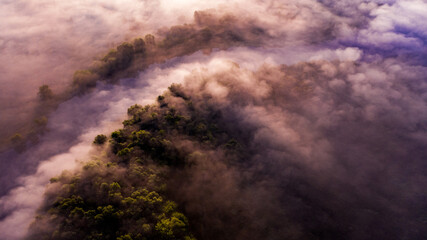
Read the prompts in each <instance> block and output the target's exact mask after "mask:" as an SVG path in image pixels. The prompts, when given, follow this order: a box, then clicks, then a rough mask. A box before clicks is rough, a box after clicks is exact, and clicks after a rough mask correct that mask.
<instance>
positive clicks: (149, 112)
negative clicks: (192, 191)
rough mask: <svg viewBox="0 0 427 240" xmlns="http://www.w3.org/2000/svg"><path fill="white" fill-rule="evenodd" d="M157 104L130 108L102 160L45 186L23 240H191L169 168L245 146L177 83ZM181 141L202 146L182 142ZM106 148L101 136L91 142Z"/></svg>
mask: <svg viewBox="0 0 427 240" xmlns="http://www.w3.org/2000/svg"><path fill="white" fill-rule="evenodd" d="M157 100H158V103H157V104H155V105H147V106H141V105H138V104H135V105H133V106H131V107H130V108H129V109H128V115H129V119H128V120H126V121H124V127H123V128H122V129H119V130H117V131H114V132H112V133H111V140H110V141H109V144H110V145H109V150H108V152H106V153H105V154H103V155H105V156H106V157H102V158H100V157H97V158H96V159H93V160H91V161H89V162H87V163H86V164H85V165H84V166H82V169H81V171H79V172H77V173H74V174H72V173H69V172H64V173H63V174H62V175H60V176H59V177H55V178H52V179H51V180H50V182H51V188H50V189H51V190H50V191H48V193H47V194H46V201H45V204H44V205H43V207H42V208H41V209H40V211H39V215H38V216H37V218H36V221H35V222H34V223H33V224H32V226H31V229H30V234H29V236H28V237H27V239H28V240H33V239H56V240H62V239H88V240H89V239H105V240H109V239H112V240H116V239H132V240H142V239H147V240H148V239H162V240H167V239H183V240H184V239H185V240H192V239H194V237H193V234H192V233H191V232H190V230H191V228H190V226H191V219H190V220H189V219H188V218H187V217H186V216H185V215H184V214H183V213H182V212H181V211H180V210H179V209H180V208H179V206H178V205H177V204H176V203H175V202H174V201H172V199H169V197H168V196H170V194H169V191H170V189H169V186H168V184H167V183H168V182H167V179H169V178H170V176H169V174H170V172H171V170H173V169H182V168H184V167H189V166H191V165H192V164H194V161H195V160H197V159H198V158H203V157H204V154H203V153H202V152H200V148H202V149H203V148H205V149H214V148H222V149H223V151H224V152H228V153H229V154H234V149H235V148H237V146H238V147H239V148H243V147H242V145H241V144H239V143H238V142H237V140H235V139H233V138H231V137H229V134H228V133H227V132H226V131H224V130H220V129H219V128H218V127H217V125H216V124H215V122H217V121H218V120H219V117H218V116H219V114H218V113H215V112H203V111H201V109H205V108H206V107H207V106H200V109H199V108H195V107H194V106H193V105H192V98H191V97H190V95H189V94H188V93H186V92H185V91H184V90H183V88H182V87H181V85H176V84H174V85H172V86H171V87H170V88H169V90H168V91H167V92H166V93H165V94H164V95H161V96H159V97H158V98H157ZM183 139H186V140H187V141H191V142H192V144H193V145H194V146H196V145H198V146H199V147H197V148H189V147H186V146H183V145H182V144H179V143H180V141H181V140H183ZM106 142H107V136H105V135H102V134H101V135H98V136H96V138H95V140H94V143H95V144H104V143H106ZM196 149H198V150H196Z"/></svg>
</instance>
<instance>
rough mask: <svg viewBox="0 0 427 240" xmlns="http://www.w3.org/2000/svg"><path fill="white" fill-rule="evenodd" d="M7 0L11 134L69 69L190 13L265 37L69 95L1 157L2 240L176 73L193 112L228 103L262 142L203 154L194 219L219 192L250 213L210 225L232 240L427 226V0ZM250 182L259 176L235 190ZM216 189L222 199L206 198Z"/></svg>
mask: <svg viewBox="0 0 427 240" xmlns="http://www.w3.org/2000/svg"><path fill="white" fill-rule="evenodd" d="M0 6H1V8H0V9H1V10H0V15H1V17H0V19H1V20H2V21H0V27H1V28H2V29H4V30H2V32H1V33H0V53H1V54H0V72H1V73H2V74H1V76H0V82H1V83H2V85H3V86H2V88H1V90H0V111H1V113H0V114H1V117H0V125H1V126H2V128H1V129H2V130H1V131H0V133H1V135H2V136H5V137H4V138H3V139H8V138H10V136H11V135H12V134H14V133H15V132H19V131H20V129H22V128H24V127H25V126H26V125H27V124H28V122H31V121H32V120H31V117H32V114H33V112H32V111H34V110H33V109H34V106H36V104H37V101H38V100H37V91H38V87H39V86H40V85H42V84H48V85H49V86H50V87H51V88H52V89H53V91H54V93H60V92H61V91H65V90H66V88H67V87H68V86H69V85H70V83H71V78H72V74H73V72H74V71H75V70H77V69H82V68H86V67H87V66H88V65H89V64H90V63H91V62H92V61H93V60H94V59H95V58H97V57H99V56H100V55H102V54H105V53H106V52H107V51H108V49H109V48H112V47H114V46H116V45H117V44H120V43H121V42H122V41H125V40H130V39H132V38H134V37H136V36H142V35H145V34H147V33H154V34H157V35H159V36H161V35H162V32H164V31H165V29H166V28H167V27H170V26H173V25H180V24H184V23H192V22H193V17H194V11H196V10H206V9H207V13H209V14H212V16H223V14H229V15H230V14H231V15H232V16H234V17H235V18H236V19H237V22H236V24H238V25H239V29H240V31H243V32H244V31H252V30H253V29H251V28H249V26H252V25H254V26H260V28H261V29H262V32H263V33H262V34H264V35H265V36H268V37H266V38H262V39H261V40H260V42H259V40H257V42H258V43H259V44H258V46H241V47H232V48H229V49H222V50H220V49H214V50H213V52H211V53H209V54H206V53H202V52H196V53H195V54H192V55H190V56H182V57H177V58H174V59H171V60H168V61H167V62H165V63H163V64H155V65H152V66H150V67H149V68H148V69H146V70H144V71H142V72H140V73H139V74H138V75H136V76H128V78H123V79H121V80H120V81H119V82H118V83H117V84H114V85H113V84H107V83H101V82H99V83H98V84H97V86H96V88H95V89H94V91H92V92H90V93H88V94H85V95H83V96H76V97H73V98H72V99H69V100H67V101H66V102H63V103H61V104H60V105H59V106H58V107H57V109H56V110H55V111H53V112H52V113H51V114H50V116H49V117H48V119H49V121H48V124H47V131H46V132H45V133H44V134H42V135H41V136H40V139H39V141H38V143H35V144H31V145H30V146H29V147H28V148H27V149H26V150H25V151H23V152H20V153H18V152H16V151H15V150H11V149H9V150H7V151H4V152H3V153H1V155H0V156H1V158H2V159H0V161H1V162H2V164H1V169H0V171H1V175H2V178H1V179H2V182H4V185H2V188H1V189H0V193H1V194H2V197H1V198H0V219H1V220H0V232H2V234H1V235H0V239H5V240H6V239H8V240H13V239H20V238H21V237H22V236H24V235H25V233H26V230H25V229H26V228H27V227H28V225H29V224H30V223H31V222H32V221H33V217H34V214H35V211H36V209H37V208H38V207H39V206H40V204H41V203H42V201H43V192H44V189H45V186H46V185H47V184H48V182H49V179H50V178H51V177H54V176H56V175H58V174H60V173H61V171H63V170H67V169H68V170H72V169H74V168H75V166H77V165H78V162H81V161H86V160H88V159H90V157H91V154H95V153H93V152H92V151H95V150H94V149H93V146H92V145H91V142H92V141H93V138H94V137H95V136H96V135H97V134H99V133H104V134H106V135H108V134H109V133H110V132H111V131H113V130H115V129H118V128H120V126H121V121H123V120H124V119H125V118H126V110H127V108H128V107H129V106H131V105H133V104H135V103H138V104H151V103H153V102H154V100H155V98H156V96H157V95H159V94H161V93H162V92H163V91H165V90H166V89H167V87H168V86H169V85H170V84H172V83H182V84H183V86H184V89H186V90H185V91H186V92H187V93H188V94H190V95H192V96H194V97H193V102H200V108H202V109H203V106H204V105H203V104H207V105H209V106H211V105H212V106H214V108H215V109H218V110H221V111H222V112H223V114H224V119H222V121H223V124H224V126H227V127H228V128H229V129H234V130H233V131H235V134H236V136H237V137H239V138H240V140H241V141H244V142H245V144H246V146H247V147H248V149H249V150H248V152H250V153H252V154H253V155H251V156H249V157H248V158H249V160H248V161H249V162H248V166H244V167H243V166H240V167H229V166H227V164H226V161H224V162H221V161H220V162H218V163H211V162H209V161H207V162H206V163H204V164H205V165H203V164H202V165H201V166H199V167H196V168H195V169H193V170H192V171H190V172H189V173H187V174H188V179H184V180H183V181H184V184H183V186H181V188H178V190H177V193H176V194H177V196H178V197H177V201H178V202H185V203H187V205H186V206H184V208H186V210H187V211H188V212H189V213H190V214H192V215H194V216H196V217H199V218H201V220H200V221H201V224H204V223H206V224H209V223H210V222H209V220H208V219H203V217H200V216H199V215H198V214H200V213H199V212H198V211H199V210H200V207H201V206H200V205H203V206H204V207H205V211H207V212H208V213H210V211H218V212H220V213H224V214H227V212H228V211H229V210H230V206H228V205H227V204H225V203H224V202H225V201H230V202H232V203H233V204H236V205H235V206H237V208H239V209H242V211H243V212H245V214H243V219H246V221H247V224H248V228H247V229H246V230H244V229H243V230H242V229H239V227H238V225H236V224H237V223H239V222H240V221H241V219H239V216H238V217H235V216H231V217H230V220H229V222H227V223H224V224H218V225H216V226H212V229H216V230H215V231H221V230H222V229H225V228H228V230H227V231H225V232H229V234H230V236H229V237H230V238H233V237H234V239H243V238H246V239H248V238H249V239H259V238H260V237H261V236H258V235H256V234H255V233H256V232H258V234H265V235H264V236H267V238H268V239H275V238H277V239H283V238H285V237H286V238H289V239H311V237H312V236H310V234H311V233H316V232H317V233H318V232H324V235H323V238H322V239H340V238H342V237H345V239H374V238H383V239H384V238H387V239H402V238H405V237H406V238H408V237H409V238H411V239H423V237H425V234H427V233H426V232H425V230H423V220H422V219H425V217H426V214H427V206H426V204H425V201H423V199H425V198H426V197H427V196H426V191H425V190H424V189H425V186H426V185H427V178H426V174H425V170H426V167H427V166H426V162H425V159H426V157H427V156H426V153H425V151H424V149H425V147H426V144H427V133H426V126H425V122H426V121H427V103H426V100H427V95H426V90H427V84H426V82H425V80H426V79H425V76H427V67H426V64H427V62H426V60H425V59H426V54H427V49H426V43H427V32H426V30H425V27H423V26H424V22H425V21H426V20H427V19H426V16H427V4H426V3H425V2H423V1H421V0H411V1H371V2H364V1H341V2H339V3H336V2H334V1H311V0H306V1H233V2H226V1H219V2H218V1H216V2H215V3H207V2H203V1H202V2H201V1H183V2H180V3H176V2H171V1H154V2H153V1H150V2H148V1H136V0H129V1H109V2H108V3H105V2H104V1H97V0H93V1H79V2H73V3H69V2H63V1H52V0H50V1H48V0H44V1H37V2H35V1H1V2H0ZM196 20H197V18H196ZM260 31H261V30H260ZM250 36H251V35H250ZM283 64H284V65H283ZM205 96H210V97H211V100H209V101H208V102H206V99H205ZM240 132H247V135H239V133H240ZM3 141H6V140H3ZM212 154H213V156H214V155H215V153H212ZM208 155H209V154H208ZM210 172H213V174H211V175H210ZM243 175H244V176H243ZM206 176H208V178H209V176H211V177H210V178H212V181H206V179H205V178H206ZM218 176H223V182H221V183H220V182H219V179H221V177H218ZM202 177H203V179H201V178H202ZM247 179H250V180H247ZM245 181H249V182H250V183H251V184H249V185H248V186H246V187H245V188H241V185H242V182H245ZM206 182H210V184H211V185H209V184H208V185H206ZM202 183H203V184H202ZM246 183H247V182H246ZM221 186H222V187H223V186H225V187H224V189H222V190H221V191H219V192H218V193H217V195H213V196H204V195H201V194H197V192H203V191H204V190H206V189H204V188H207V189H210V188H211V189H218V188H221ZM181 193H183V194H181ZM222 197H224V199H222ZM238 198H239V200H238V201H237V199H238ZM266 199H267V200H266ZM266 202H268V204H267V203H266ZM322 216H323V218H322ZM310 217H313V219H311V220H306V219H308V218H310ZM255 219H258V220H259V222H256V221H255ZM279 219H280V220H279ZM387 220H388V221H387ZM227 224H229V225H227ZM285 225H286V226H288V227H287V228H285V229H281V228H282V227H283V226H285ZM424 225H425V223H424ZM266 226H270V227H271V228H270V229H269V230H268V231H267V232H265V231H266V230H265V229H266ZM349 228H352V229H350V230H349ZM212 231H214V230H212ZM308 232H309V233H308ZM387 232H388V233H387ZM208 233H209V232H208ZM208 233H207V234H208ZM210 233H212V232H210ZM212 234H213V233H212ZM219 236H221V235H219ZM203 237H204V238H205V239H210V238H212V237H213V235H212V236H209V235H203Z"/></svg>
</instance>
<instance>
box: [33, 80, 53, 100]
mask: <svg viewBox="0 0 427 240" xmlns="http://www.w3.org/2000/svg"><path fill="white" fill-rule="evenodd" d="M37 95H38V96H39V98H40V100H42V101H46V100H49V99H52V98H53V92H52V90H51V89H50V88H49V86H48V85H46V84H45V85H42V86H40V87H39V92H38V94H37Z"/></svg>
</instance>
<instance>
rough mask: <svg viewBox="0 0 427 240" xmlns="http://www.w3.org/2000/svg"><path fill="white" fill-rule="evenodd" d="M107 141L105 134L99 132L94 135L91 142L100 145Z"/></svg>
mask: <svg viewBox="0 0 427 240" xmlns="http://www.w3.org/2000/svg"><path fill="white" fill-rule="evenodd" d="M106 141H107V136H105V135H104V134H99V135H97V136H96V137H95V140H93V143H94V144H96V145H102V144H104V143H105V142H106Z"/></svg>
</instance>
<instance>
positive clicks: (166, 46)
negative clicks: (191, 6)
mask: <svg viewBox="0 0 427 240" xmlns="http://www.w3.org/2000/svg"><path fill="white" fill-rule="evenodd" d="M194 17H195V21H194V23H193V24H184V25H178V26H174V27H171V28H170V29H168V30H162V31H160V32H159V36H158V37H159V40H158V41H156V38H155V37H154V36H153V35H151V34H147V35H146V36H145V37H144V38H142V37H140V38H136V39H134V40H132V41H130V42H124V43H122V44H120V45H119V46H117V47H116V48H114V49H111V50H110V51H109V52H108V53H107V54H105V55H104V56H102V57H100V58H99V59H98V60H96V61H94V62H93V64H92V65H91V66H89V67H88V68H87V69H81V70H78V71H76V72H75V73H74V75H73V77H72V81H71V82H70V87H69V88H68V89H67V90H65V91H64V92H62V93H57V94H55V95H54V94H53V92H52V90H51V89H50V88H49V86H47V85H42V86H40V88H39V92H38V97H39V99H40V100H41V101H40V103H39V106H37V107H36V108H35V111H34V117H33V120H34V121H33V124H31V123H30V124H28V123H26V124H25V125H23V126H22V128H21V129H19V131H20V132H21V134H22V137H23V141H26V140H28V139H32V140H33V141H37V138H38V135H39V134H40V133H43V131H44V128H45V126H46V124H40V123H39V122H38V121H36V120H35V119H40V118H41V117H43V116H44V117H47V116H49V113H50V112H52V111H54V110H55V109H56V107H57V106H58V105H59V104H60V103H61V102H64V101H66V100H68V99H70V98H72V97H74V96H77V95H81V94H85V93H87V92H90V91H91V90H92V89H93V88H94V87H96V84H97V82H98V81H107V82H109V83H115V82H117V81H118V80H119V79H120V78H123V77H131V76H134V75H136V74H137V73H138V72H140V71H141V70H144V69H146V68H147V67H148V66H150V65H151V64H155V63H163V62H165V61H166V60H168V59H172V58H174V57H178V56H183V55H188V54H192V53H195V52H197V51H200V50H203V51H204V52H206V53H208V52H210V51H211V50H212V49H213V48H219V49H227V48H229V47H232V46H239V45H256V44H257V43H258V42H259V41H260V38H261V37H263V34H260V32H259V31H257V32H253V31H249V32H248V31H241V30H240V27H239V26H240V24H237V22H238V19H235V18H233V17H230V16H227V15H226V16H222V17H214V16H212V14H210V13H208V12H203V11H198V12H196V13H195V15H194ZM257 29H259V28H257ZM261 33H262V31H261ZM11 137H12V136H6V139H8V140H10V139H11ZM1 140H3V142H1ZM6 142H9V143H10V141H7V140H4V139H0V147H3V148H4V147H6V146H2V145H5V143H6ZM6 145H7V144H6Z"/></svg>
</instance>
